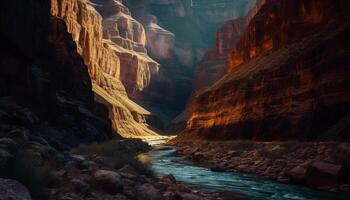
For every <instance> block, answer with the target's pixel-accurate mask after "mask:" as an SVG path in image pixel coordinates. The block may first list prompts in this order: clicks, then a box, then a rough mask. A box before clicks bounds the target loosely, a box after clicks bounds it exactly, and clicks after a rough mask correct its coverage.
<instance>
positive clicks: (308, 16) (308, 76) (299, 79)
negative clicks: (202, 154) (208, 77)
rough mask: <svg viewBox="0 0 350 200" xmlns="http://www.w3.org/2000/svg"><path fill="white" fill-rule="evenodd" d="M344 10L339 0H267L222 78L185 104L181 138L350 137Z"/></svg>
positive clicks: (342, 0)
mask: <svg viewBox="0 0 350 200" xmlns="http://www.w3.org/2000/svg"><path fill="white" fill-rule="evenodd" d="M349 8H350V5H349V1H345V0H337V1H331V0H318V1H316V0H312V1H306V0H295V1H288V0H270V1H268V2H267V3H266V4H265V5H264V6H263V7H262V8H261V9H260V11H259V12H258V13H257V15H256V16H255V17H254V18H253V19H252V21H251V22H250V24H249V26H248V27H247V31H246V32H245V34H244V35H243V36H242V38H241V39H240V41H239V42H238V44H237V47H236V48H235V50H234V51H233V52H232V54H231V58H230V65H229V67H228V68H227V73H226V75H225V76H224V77H223V78H222V79H221V80H219V81H218V82H216V83H215V84H214V85H213V86H211V87H210V88H208V89H206V90H204V91H202V92H201V93H200V94H198V95H197V96H196V97H195V98H194V100H193V101H192V103H191V105H190V117H189V120H188V124H187V134H186V133H184V134H182V137H183V138H186V137H190V136H191V133H192V135H194V136H196V137H202V138H206V139H224V138H230V139H260V140H271V139H281V140H282V139H300V140H314V139H316V138H320V137H321V138H322V137H326V138H337V139H349V134H347V131H348V127H349V123H348V120H347V116H348V114H349V110H350V107H349V105H350V104H349V101H350V94H349V85H350V83H349V80H350V79H349V78H350V77H349V75H350V73H349V64H350V60H349V56H350V55H349V48H350V44H349V40H348V37H347V35H348V34H349V31H350V24H349V15H347V10H348V9H349ZM179 139H181V137H180V138H179Z"/></svg>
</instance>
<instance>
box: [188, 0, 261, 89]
mask: <svg viewBox="0 0 350 200" xmlns="http://www.w3.org/2000/svg"><path fill="white" fill-rule="evenodd" d="M264 3H265V0H257V1H256V2H255V5H254V6H252V8H251V9H250V10H249V12H248V13H247V14H246V15H245V16H244V17H239V18H237V19H234V20H230V21H228V22H226V23H225V24H224V25H223V26H221V27H220V28H219V29H218V31H217V33H216V40H215V45H214V47H213V48H212V49H211V50H209V51H208V52H207V53H206V55H205V56H204V58H203V59H202V60H201V62H200V63H199V64H198V65H197V66H196V68H195V71H194V78H193V90H194V91H195V92H196V91H200V90H203V89H205V88H207V87H209V86H210V85H212V84H213V83H214V82H215V81H217V80H218V79H219V78H220V77H221V76H223V74H224V72H225V69H226V66H227V64H228V61H229V56H230V53H231V51H233V49H234V48H235V46H236V44H237V42H238V41H239V39H240V37H241V36H242V35H243V33H244V31H245V29H246V27H247V26H248V24H249V22H250V21H251V19H252V18H253V17H254V16H255V14H256V13H257V12H258V10H259V9H260V7H261V6H262V5H263V4H264Z"/></svg>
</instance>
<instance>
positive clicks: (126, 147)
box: [71, 139, 153, 176]
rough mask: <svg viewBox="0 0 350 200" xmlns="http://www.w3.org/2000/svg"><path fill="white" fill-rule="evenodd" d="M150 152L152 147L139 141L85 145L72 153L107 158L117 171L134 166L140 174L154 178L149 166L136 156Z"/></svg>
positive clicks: (116, 141) (112, 141)
mask: <svg viewBox="0 0 350 200" xmlns="http://www.w3.org/2000/svg"><path fill="white" fill-rule="evenodd" d="M148 150H150V146H149V145H148V144H147V143H145V142H143V141H142V140H139V139H127V140H111V141H107V142H101V143H92V144H84V145H80V146H79V147H77V148H75V149H73V150H72V151H71V153H74V154H80V155H92V154H96V155H98V156H103V157H107V158H108V159H109V162H111V164H112V165H113V167H114V168H115V169H120V168H122V167H123V166H125V165H127V164H128V165H130V166H132V167H133V168H134V169H135V170H137V171H138V172H139V173H141V174H144V175H147V176H153V173H152V171H151V170H150V169H149V166H148V165H146V164H144V163H141V162H140V161H138V160H137V159H136V156H137V155H138V154H140V153H142V152H146V151H148Z"/></svg>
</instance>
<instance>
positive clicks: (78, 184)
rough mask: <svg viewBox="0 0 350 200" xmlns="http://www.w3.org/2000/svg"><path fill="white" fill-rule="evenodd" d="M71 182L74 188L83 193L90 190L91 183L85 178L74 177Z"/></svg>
mask: <svg viewBox="0 0 350 200" xmlns="http://www.w3.org/2000/svg"><path fill="white" fill-rule="evenodd" d="M71 184H72V185H73V187H74V190H75V191H77V192H81V193H87V192H88V191H89V190H90V185H89V184H88V183H86V182H85V181H83V180H80V179H73V180H71Z"/></svg>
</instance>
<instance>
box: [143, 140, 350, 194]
mask: <svg viewBox="0 0 350 200" xmlns="http://www.w3.org/2000/svg"><path fill="white" fill-rule="evenodd" d="M174 152H175V149H174V148H173V147H165V146H160V147H158V148H156V149H155V150H153V151H151V152H149V153H148V154H146V155H143V156H144V157H148V159H149V161H150V162H151V164H152V168H153V170H154V171H155V173H156V174H158V175H165V174H169V173H171V174H173V175H174V176H175V177H176V179H177V180H178V181H181V182H184V183H187V184H190V185H193V186H197V187H199V188H202V189H205V190H208V191H218V190H220V191H228V192H235V193H239V194H243V195H246V196H248V197H250V198H251V199H258V200H260V199H273V200H281V199H283V200H284V199H291V200H292V199H293V200H348V199H350V195H349V194H339V193H338V194H335V193H328V192H321V191H317V190H312V189H309V188H305V187H301V186H296V185H290V184H283V183H278V182H274V181H270V180H265V179H262V178H260V177H258V176H255V175H251V174H243V173H236V172H213V171H210V170H209V169H207V168H204V167H199V166H194V165H192V164H191V163H190V162H187V161H185V160H183V159H182V158H181V157H180V156H177V155H176V154H174ZM143 159H144V158H143Z"/></svg>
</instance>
